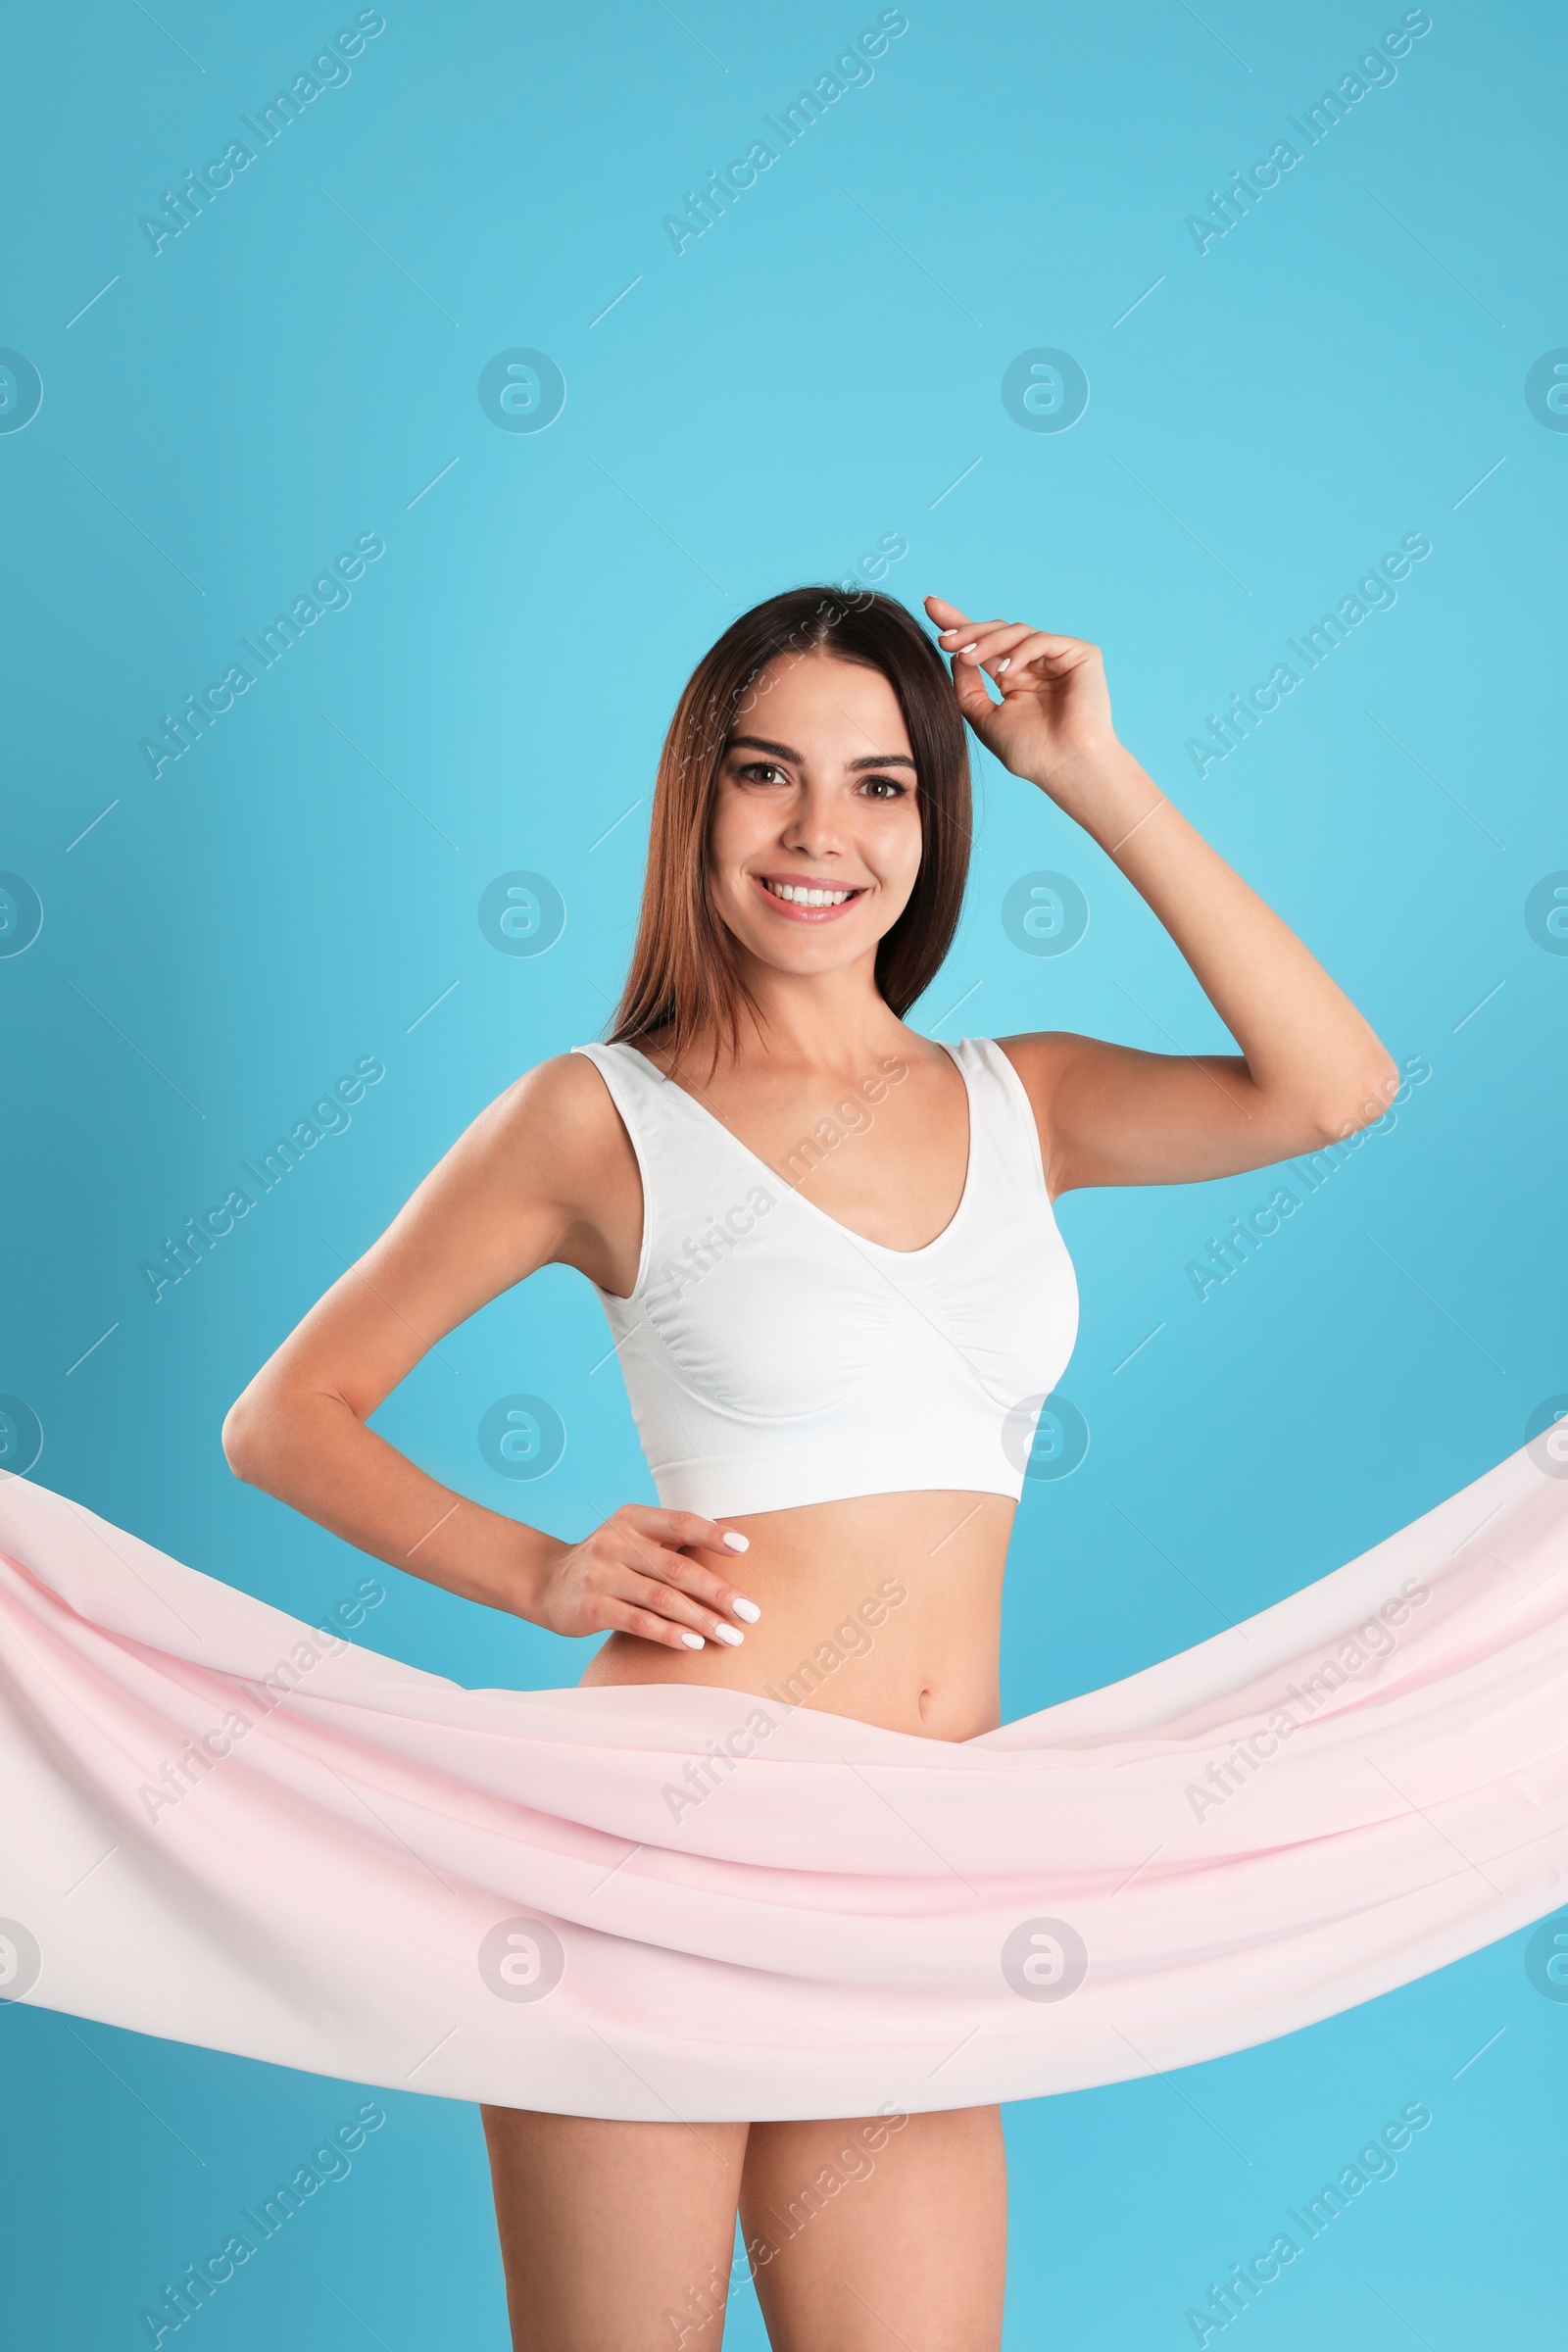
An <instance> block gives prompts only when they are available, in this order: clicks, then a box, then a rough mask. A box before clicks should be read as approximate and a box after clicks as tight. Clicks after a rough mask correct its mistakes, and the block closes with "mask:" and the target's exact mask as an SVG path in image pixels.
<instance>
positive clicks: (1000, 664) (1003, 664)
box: [997, 654, 1012, 677]
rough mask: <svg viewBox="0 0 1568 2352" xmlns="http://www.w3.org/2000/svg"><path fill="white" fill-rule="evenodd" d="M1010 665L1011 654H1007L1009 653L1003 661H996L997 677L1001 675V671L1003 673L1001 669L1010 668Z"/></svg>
mask: <svg viewBox="0 0 1568 2352" xmlns="http://www.w3.org/2000/svg"><path fill="white" fill-rule="evenodd" d="M1011 667H1012V656H1011V655H1010V654H1009V655H1008V656H1007V659H1006V660H1005V662H998V663H997V675H998V677H1000V676H1001V675H1002V673H1003V671H1004V670H1005V669H1010V668H1011Z"/></svg>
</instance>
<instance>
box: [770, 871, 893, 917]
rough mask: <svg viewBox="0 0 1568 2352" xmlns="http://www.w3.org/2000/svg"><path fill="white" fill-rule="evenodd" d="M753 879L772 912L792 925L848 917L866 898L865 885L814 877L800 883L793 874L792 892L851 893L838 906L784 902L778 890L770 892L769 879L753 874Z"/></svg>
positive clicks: (775, 877)
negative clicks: (852, 909) (804, 905)
mask: <svg viewBox="0 0 1568 2352" xmlns="http://www.w3.org/2000/svg"><path fill="white" fill-rule="evenodd" d="M772 878H773V879H774V880H782V879H784V877H783V876H774V877H772ZM751 880H752V882H753V883H754V884H755V886H756V890H757V895H758V897H759V898H760V900H761V901H762V904H763V905H764V906H765V907H767V909H768V911H769V913H771V914H779V915H782V916H783V917H784V919H785V921H786V922H793V923H831V922H834V921H836V920H837V918H838V917H839V916H840V915H841V914H848V913H849V911H850V909H851V907H856V906H858V904H859V902H860V900H861V899H863V898H864V896H865V886H864V884H863V883H844V882H826V881H822V880H819V879H817V878H815V877H811V876H802V877H801V878H800V879H798V880H797V879H796V878H795V877H794V876H793V875H792V876H790V877H789V885H790V888H791V889H792V890H823V891H829V890H848V891H849V894H850V895H849V897H848V898H846V899H843V900H841V901H840V903H839V904H838V906H836V907H803V906H802V905H801V904H800V902H799V901H798V900H793V899H781V898H780V897H779V896H778V895H777V893H776V892H775V891H772V890H769V888H768V886H767V885H768V877H767V876H765V875H763V874H753V875H752V876H751Z"/></svg>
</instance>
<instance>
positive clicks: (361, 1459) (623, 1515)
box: [223, 1055, 750, 1648]
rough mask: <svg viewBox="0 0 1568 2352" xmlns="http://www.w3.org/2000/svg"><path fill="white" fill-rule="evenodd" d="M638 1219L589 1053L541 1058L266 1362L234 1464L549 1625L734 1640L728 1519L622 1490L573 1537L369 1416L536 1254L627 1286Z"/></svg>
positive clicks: (271, 1489)
mask: <svg viewBox="0 0 1568 2352" xmlns="http://www.w3.org/2000/svg"><path fill="white" fill-rule="evenodd" d="M641 1218H642V1201H641V1191H640V1186H639V1181H638V1176H637V1163H636V1159H635V1157H634V1155H633V1153H632V1151H631V1147H630V1144H629V1143H628V1141H627V1138H626V1134H625V1131H624V1129H623V1128H622V1126H621V1124H620V1121H619V1118H618V1117H617V1115H616V1113H615V1110H614V1108H613V1104H612V1103H611V1101H610V1096H609V1093H608V1091H607V1089H606V1087H605V1084H604V1081H603V1079H602V1078H601V1077H600V1076H599V1073H598V1072H597V1070H595V1069H594V1067H593V1065H592V1063H590V1062H588V1061H586V1060H584V1059H583V1058H582V1057H580V1056H578V1057H576V1058H573V1057H571V1056H569V1055H564V1056H562V1058H561V1059H560V1060H558V1061H552V1062H545V1063H543V1064H541V1066H540V1067H539V1068H538V1069H536V1070H532V1071H530V1072H529V1073H528V1075H527V1076H526V1077H525V1078H522V1079H519V1080H518V1082H517V1084H516V1085H515V1086H514V1087H512V1088H510V1089H509V1090H508V1092H507V1093H506V1094H505V1095H503V1096H502V1097H501V1098H500V1099H499V1100H498V1101H497V1102H495V1103H492V1104H491V1105H490V1107H489V1109H488V1110H486V1111H484V1112H482V1113H481V1114H480V1116H479V1117H478V1118H477V1119H476V1120H475V1121H474V1123H473V1125H472V1126H471V1127H470V1128H469V1129H468V1131H467V1133H466V1135H464V1136H463V1137H461V1138H460V1140H459V1141H458V1142H457V1143H456V1144H455V1145H454V1146H453V1148H452V1150H451V1151H450V1152H448V1153H447V1155H446V1157H445V1158H444V1159H443V1160H442V1161H441V1162H440V1164H439V1166H437V1167H436V1168H435V1169H434V1170H433V1171H432V1172H431V1174H430V1175H429V1176H427V1177H426V1178H425V1180H424V1182H423V1183H422V1184H421V1185H420V1186H419V1189H418V1191H417V1193H416V1194H415V1195H414V1197H413V1199H412V1200H411V1201H409V1203H408V1205H407V1206H406V1207H405V1208H404V1209H403V1210H402V1211H401V1212H400V1213H399V1215H398V1216H397V1217H396V1218H395V1219H394V1221H393V1223H392V1224H391V1225H390V1226H389V1227H388V1228H387V1230H386V1232H385V1233H384V1234H383V1235H382V1236H381V1238H380V1240H379V1241H378V1242H376V1243H375V1244H374V1245H373V1246H372V1247H371V1248H370V1249H369V1250H367V1251H366V1253H365V1255H364V1256H363V1257H362V1258H361V1259H360V1261H359V1263H358V1264H357V1265H355V1266H353V1267H351V1268H350V1270H349V1272H348V1273H346V1274H345V1275H343V1276H342V1278H341V1280H339V1281H338V1282H336V1283H335V1284H334V1285H333V1287H332V1288H331V1290H330V1291H328V1292H327V1293H326V1295H325V1297H324V1298H323V1299H319V1301H318V1302H317V1304H316V1305H315V1306H314V1307H312V1309H311V1311H310V1313H309V1314H308V1315H307V1316H306V1317H305V1319H304V1321H303V1322H302V1323H300V1324H299V1325H298V1327H297V1328H296V1329H295V1330H294V1331H292V1332H291V1333H290V1334H289V1337H288V1338H287V1339H286V1340H285V1341H284V1342H283V1345H282V1346H281V1347H280V1348H278V1349H277V1351H276V1353H275V1354H274V1355H273V1356H271V1357H270V1360H269V1361H268V1362H267V1363H266V1364H264V1365H263V1367H262V1369H261V1371H260V1372H258V1373H257V1375H256V1378H255V1379H254V1380H253V1381H252V1382H251V1384H250V1386H249V1388H248V1389H246V1391H245V1393H244V1395H243V1396H242V1397H240V1398H239V1399H238V1401H237V1402H236V1403H235V1404H234V1405H233V1407H232V1408H231V1410H230V1412H229V1414H228V1418H227V1419H226V1421H225V1422H224V1424H223V1450H224V1453H225V1454H226V1455H227V1457H228V1462H229V1466H230V1468H231V1469H233V1471H234V1472H235V1473H236V1475H237V1476H238V1477H240V1478H243V1479H247V1480H248V1481H249V1482H250V1483H251V1484H252V1485H253V1486H258V1487H261V1488H263V1489H264V1490H265V1491H266V1492H267V1493H268V1494H270V1495H276V1496H277V1498H278V1499H279V1501H282V1502H286V1503H289V1504H290V1505H292V1507H293V1508H294V1509H295V1510H298V1511H302V1512H304V1514H305V1515H306V1517H307V1518H310V1519H315V1520H317V1521H318V1522H319V1524H320V1525H321V1526H322V1527H327V1528H330V1529H331V1530H332V1532H333V1534H334V1535H339V1536H342V1537H344V1538H345V1539H346V1540H347V1541H348V1542H349V1543H351V1544H358V1545H359V1547H360V1549H361V1550H362V1551H368V1552H371V1553H373V1554H374V1555H375V1557H376V1558H377V1559H382V1560H386V1561H387V1562H389V1563H390V1565H391V1566H393V1567H394V1568H406V1569H407V1570H408V1571H409V1572H410V1573H411V1574H412V1575H415V1576H421V1577H424V1578H425V1579H426V1580H427V1581H428V1582H430V1583H431V1584H437V1585H444V1586H445V1587H446V1588H447V1590H448V1591H449V1592H452V1593H461V1594H462V1595H463V1596H464V1597H465V1598H466V1599H468V1600H480V1601H484V1602H486V1603H488V1605H489V1606H490V1607H492V1608H497V1609H505V1610H507V1611H509V1612H510V1613H511V1614H513V1615H515V1616H519V1617H525V1618H527V1619H529V1620H530V1621H531V1622H533V1623H534V1624H537V1625H543V1626H547V1627H548V1628H549V1629H550V1630H551V1631H552V1632H553V1633H560V1634H596V1633H605V1632H611V1631H620V1632H624V1633H631V1634H638V1635H641V1636H643V1637H644V1638H645V1639H647V1640H650V1641H656V1642H663V1643H664V1644H666V1646H668V1647H670V1648H681V1647H688V1646H701V1645H702V1642H703V1641H704V1640H705V1639H718V1640H730V1641H734V1640H738V1639H739V1638H740V1635H739V1628H738V1627H737V1626H735V1625H734V1623H733V1622H732V1621H733V1618H734V1616H735V1615H737V1614H739V1615H741V1616H743V1617H744V1616H745V1615H746V1614H747V1609H746V1608H745V1607H743V1608H741V1609H740V1610H737V1609H736V1606H735V1604H736V1602H737V1600H740V1599H742V1597H743V1596H742V1595H741V1594H740V1593H738V1592H737V1590H736V1588H735V1587H734V1586H733V1585H731V1584H730V1583H728V1581H727V1580H726V1579H725V1578H724V1577H723V1576H722V1575H721V1574H719V1573H717V1572H716V1569H715V1567H714V1566H713V1565H712V1558H711V1555H713V1554H714V1553H716V1554H717V1556H718V1558H719V1559H720V1560H722V1559H723V1558H725V1557H726V1556H728V1554H727V1552H726V1550H725V1548H724V1546H725V1530H724V1529H723V1528H721V1527H720V1526H718V1525H717V1524H716V1523H715V1522H714V1521H712V1520H709V1519H704V1518H701V1517H699V1516H698V1515H697V1514H696V1513H694V1512H690V1511H665V1510H660V1509H655V1508H653V1507H652V1506H646V1505H641V1504H626V1505H624V1506H623V1507H622V1509H621V1510H619V1511H617V1512H616V1513H614V1515H613V1517H612V1518H611V1519H610V1520H608V1521H607V1522H606V1523H605V1525H604V1526H603V1527H602V1528H599V1529H597V1530H595V1532H594V1533H593V1534H592V1535H591V1536H589V1537H588V1538H587V1539H586V1540H585V1541H584V1542H583V1543H581V1544H567V1543H564V1542H563V1541H562V1540H561V1539H560V1538H558V1537H555V1536H550V1535H546V1534H544V1533H542V1532H541V1531H540V1530H539V1529H537V1528H531V1527H525V1526H523V1525H521V1524H520V1523H519V1522H518V1521H516V1520H515V1519H509V1518H508V1517H506V1516H505V1514H503V1513H501V1512H498V1511H491V1510H487V1509H486V1508H485V1507H484V1506H483V1505H482V1504H480V1503H476V1502H471V1501H469V1500H468V1499H467V1497H466V1496H465V1495H457V1494H454V1493H453V1491H452V1489H451V1488H449V1487H444V1486H442V1485H441V1484H440V1482H439V1481H438V1480H436V1479H433V1478H430V1477H427V1476H426V1474H425V1472H424V1471H422V1470H420V1469H419V1468H417V1465H416V1464H415V1463H413V1462H411V1461H410V1460H409V1458H408V1456H407V1455H406V1454H403V1453H400V1452H399V1451H398V1450H397V1448H396V1446H390V1445H388V1443H387V1441H386V1440H385V1439H384V1438H382V1437H379V1436H377V1435H376V1433H375V1432H374V1431H373V1430H371V1429H369V1428H368V1427H367V1426H366V1424H367V1421H368V1416H369V1415H370V1414H371V1413H372V1412H373V1411H374V1410H375V1408H376V1406H377V1405H378V1404H380V1403H381V1401H382V1400H383V1398H385V1397H388V1396H389V1395H390V1394H391V1392H392V1390H393V1389H395V1388H396V1387H397V1385H398V1383H399V1381H401V1380H402V1379H404V1378H405V1377H406V1375H407V1374H408V1373H409V1372H410V1371H411V1370H412V1369H413V1367H414V1366H415V1364H417V1362H418V1360H419V1358H420V1357H421V1356H422V1355H423V1354H424V1353H425V1352H426V1350H427V1349H428V1348H431V1347H432V1346H434V1345H435V1344H436V1343H437V1342H438V1341H439V1340H441V1339H442V1338H443V1337H444V1336H445V1335H446V1333H448V1332H449V1331H451V1330H452V1329H453V1328H454V1327H455V1325H457V1324H459V1323H462V1322H463V1321H465V1320H466V1317H467V1316H469V1315H471V1314H473V1313H475V1312H476V1311H477V1309H478V1308H479V1307H481V1306H483V1305H484V1304H485V1303H486V1301H487V1300H489V1299H494V1298H496V1297H497V1296H498V1295H499V1294H500V1293H501V1292H502V1291H505V1290H509V1289H510V1288H511V1287H512V1285H513V1284H514V1283H516V1282H520V1281H521V1280H522V1279H523V1278H524V1276H525V1275H528V1274H531V1273H532V1272H534V1270H535V1269H536V1268H537V1267H539V1266H542V1265H546V1264H550V1263H556V1264H564V1265H571V1266H576V1267H577V1268H578V1269H579V1271H581V1272H583V1273H585V1274H587V1275H588V1276H589V1277H590V1279H592V1280H593V1281H595V1282H598V1283H600V1284H601V1285H602V1286H603V1287H604V1288H605V1289H606V1290H613V1291H618V1292H620V1293H621V1294H622V1295H624V1294H626V1293H628V1292H629V1291H630V1289H631V1287H632V1282H633V1280H634V1277H635V1272H636V1266H637V1257H638V1250H639V1244H640V1234H641ZM743 1548H744V1539H741V1538H737V1539H736V1541H735V1543H734V1544H733V1545H731V1546H729V1550H730V1551H734V1550H740V1549H743ZM694 1550H701V1551H703V1552H705V1553H707V1554H708V1555H710V1557H709V1560H708V1562H707V1563H705V1562H704V1561H703V1560H699V1559H697V1558H694V1557H693V1556H691V1555H692V1552H693V1551H694ZM749 1605H750V1604H748V1606H749ZM721 1624H722V1625H724V1626H725V1627H726V1632H725V1633H724V1634H720V1633H719V1632H718V1627H719V1626H720V1625H721ZM689 1637H696V1639H695V1640H691V1639H689Z"/></svg>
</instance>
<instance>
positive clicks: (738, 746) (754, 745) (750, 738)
mask: <svg viewBox="0 0 1568 2352" xmlns="http://www.w3.org/2000/svg"><path fill="white" fill-rule="evenodd" d="M724 749H725V750H726V751H729V752H738V751H743V750H744V751H748V752H771V753H772V754H773V756H774V758H775V759H777V760H794V761H795V764H796V766H797V767H799V765H800V763H801V755H800V753H799V752H792V751H791V750H790V747H789V745H788V744H787V743H769V742H768V740H767V738H766V736H765V735H732V736H731V737H730V739H729V741H728V743H727V744H726V745H725V746H724Z"/></svg>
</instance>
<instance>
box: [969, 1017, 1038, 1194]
mask: <svg viewBox="0 0 1568 2352" xmlns="http://www.w3.org/2000/svg"><path fill="white" fill-rule="evenodd" d="M954 1051H955V1053H956V1055H957V1057H958V1060H959V1062H960V1064H961V1066H962V1068H963V1071H964V1075H965V1077H966V1078H967V1080H968V1083H969V1104H970V1115H971V1117H972V1118H973V1119H974V1121H975V1132H974V1133H973V1134H972V1135H971V1137H970V1150H971V1151H972V1152H975V1153H976V1154H977V1158H976V1167H977V1169H978V1170H979V1171H982V1172H984V1171H987V1170H990V1171H992V1172H993V1173H995V1174H1005V1181H1006V1182H1007V1183H1008V1185H1009V1186H1011V1187H1017V1188H1019V1189H1021V1190H1022V1191H1024V1192H1026V1193H1030V1194H1032V1193H1034V1192H1035V1191H1036V1190H1038V1192H1039V1193H1040V1194H1041V1195H1042V1196H1045V1197H1046V1198H1047V1199H1048V1200H1049V1194H1048V1193H1047V1186H1046V1170H1045V1159H1044V1155H1043V1153H1042V1152H1041V1148H1040V1128H1039V1125H1038V1123H1037V1121H1036V1118H1035V1110H1034V1104H1033V1103H1031V1102H1030V1100H1029V1096H1028V1093H1027V1090H1026V1089H1025V1087H1024V1083H1023V1080H1022V1079H1021V1078H1020V1077H1019V1075H1018V1073H1017V1071H1016V1070H1015V1069H1014V1068H1013V1066H1012V1063H1011V1062H1010V1061H1009V1060H1008V1058H1007V1056H1006V1054H1004V1052H1003V1051H1002V1048H1001V1047H1000V1046H999V1045H998V1044H997V1041H996V1039H995V1038H992V1037H966V1038H963V1039H962V1040H961V1041H960V1042H959V1044H958V1045H957V1046H956V1048H955V1049H954Z"/></svg>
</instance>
